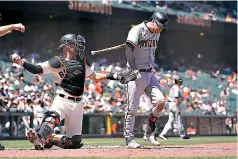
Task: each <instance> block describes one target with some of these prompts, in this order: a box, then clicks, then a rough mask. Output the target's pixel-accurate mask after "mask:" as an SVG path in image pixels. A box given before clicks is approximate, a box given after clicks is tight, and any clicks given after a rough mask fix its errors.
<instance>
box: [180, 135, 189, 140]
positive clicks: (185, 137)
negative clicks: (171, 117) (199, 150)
mask: <svg viewBox="0 0 238 159" xmlns="http://www.w3.org/2000/svg"><path fill="white" fill-rule="evenodd" d="M181 139H190V137H189V136H187V135H186V136H183V137H181Z"/></svg>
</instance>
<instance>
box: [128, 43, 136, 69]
mask: <svg viewBox="0 0 238 159" xmlns="http://www.w3.org/2000/svg"><path fill="white" fill-rule="evenodd" d="M134 49H135V46H134V45H133V44H131V43H130V42H126V52H125V54H126V59H127V62H128V63H129V65H130V67H131V68H132V69H137V67H136V63H135V55H134V53H133V51H134Z"/></svg>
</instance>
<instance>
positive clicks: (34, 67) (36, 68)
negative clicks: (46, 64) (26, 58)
mask: <svg viewBox="0 0 238 159" xmlns="http://www.w3.org/2000/svg"><path fill="white" fill-rule="evenodd" d="M22 66H23V67H24V68H25V69H26V70H27V71H29V72H31V73H33V74H42V73H43V68H42V67H41V66H39V65H33V64H31V63H28V62H24V64H23V65H22Z"/></svg>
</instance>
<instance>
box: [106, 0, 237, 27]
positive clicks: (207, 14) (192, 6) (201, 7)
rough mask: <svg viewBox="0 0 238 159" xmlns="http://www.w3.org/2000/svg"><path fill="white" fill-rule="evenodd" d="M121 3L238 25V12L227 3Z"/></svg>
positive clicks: (162, 1)
mask: <svg viewBox="0 0 238 159" xmlns="http://www.w3.org/2000/svg"><path fill="white" fill-rule="evenodd" d="M118 2H119V3H125V4H131V5H133V6H135V7H136V6H137V7H140V6H149V7H153V8H156V9H158V10H161V11H165V12H166V11H170V10H177V11H183V12H186V13H192V12H199V13H202V18H203V19H206V20H213V21H217V20H218V17H220V18H222V19H223V21H225V22H231V23H237V10H234V9H232V8H230V6H229V5H228V3H227V2H225V1H216V2H211V1H196V2H191V1H190V2H189V1H187V2H186V1H182V2H180V1H164V0H160V1H133V0H119V1H118ZM103 3H106V4H109V3H110V0H103Z"/></svg>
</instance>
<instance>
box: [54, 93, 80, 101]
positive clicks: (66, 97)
mask: <svg viewBox="0 0 238 159" xmlns="http://www.w3.org/2000/svg"><path fill="white" fill-rule="evenodd" d="M58 95H59V96H60V97H62V98H64V99H68V100H72V101H74V102H79V101H81V100H82V97H77V98H75V97H70V96H67V95H64V94H58Z"/></svg>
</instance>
